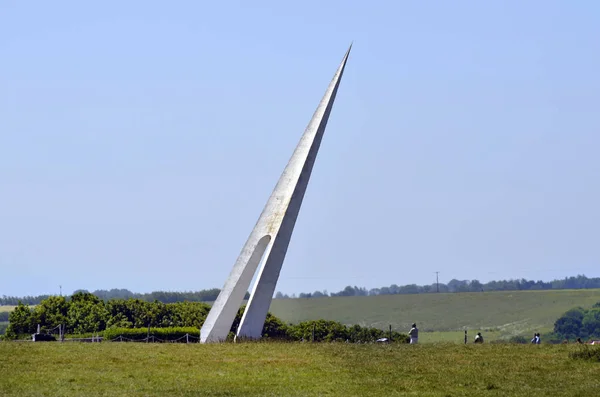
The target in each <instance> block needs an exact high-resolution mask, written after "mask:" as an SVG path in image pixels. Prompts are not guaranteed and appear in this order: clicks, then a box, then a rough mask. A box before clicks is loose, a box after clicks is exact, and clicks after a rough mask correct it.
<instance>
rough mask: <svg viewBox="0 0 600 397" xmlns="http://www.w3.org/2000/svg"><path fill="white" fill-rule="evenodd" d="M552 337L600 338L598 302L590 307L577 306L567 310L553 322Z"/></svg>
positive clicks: (559, 338)
mask: <svg viewBox="0 0 600 397" xmlns="http://www.w3.org/2000/svg"><path fill="white" fill-rule="evenodd" d="M552 337H553V338H555V339H558V340H564V339H576V338H582V339H584V340H585V339H588V338H598V339H600V302H598V303H596V304H595V305H594V306H592V307H591V308H590V309H584V308H582V307H577V308H574V309H571V310H569V311H567V312H566V313H565V314H563V315H562V316H561V317H560V318H559V319H558V320H556V322H555V323H554V335H552Z"/></svg>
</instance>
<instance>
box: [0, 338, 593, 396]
mask: <svg viewBox="0 0 600 397" xmlns="http://www.w3.org/2000/svg"><path fill="white" fill-rule="evenodd" d="M579 348H580V347H578V346H575V345H541V346H535V345H508V344H506V345H503V344H500V345H498V344H496V345H489V344H488V345H486V344H484V345H473V344H470V345H467V346H461V345H455V344H427V345H416V346H415V345H348V344H343V343H338V344H335V343H333V344H309V343H307V344H302V343H295V344H277V343H255V344H220V345H199V344H193V345H178V344H144V343H139V344H119V343H99V344H80V343H63V344H61V343H45V344H44V343H16V342H2V343H0V373H1V374H2V376H0V394H1V395H3V396H39V395H44V396H101V395H110V396H198V395H211V396H269V395H270V396H309V395H332V396H334V395H335V396H337V395H340V396H392V395H393V396H408V395H420V396H461V395H474V396H476V395H482V396H494V395H495V396H528V397H529V396H541V395H548V396H550V395H552V396H555V395H560V396H577V395H580V396H582V395H595V393H597V392H598V390H600V378H598V376H597V375H598V371H599V370H600V363H594V362H589V361H581V360H574V359H571V358H569V352H571V351H575V350H577V349H579Z"/></svg>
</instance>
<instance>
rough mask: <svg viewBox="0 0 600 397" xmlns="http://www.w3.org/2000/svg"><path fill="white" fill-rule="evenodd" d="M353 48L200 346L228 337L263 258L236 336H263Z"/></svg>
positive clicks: (212, 313) (211, 314)
mask: <svg viewBox="0 0 600 397" xmlns="http://www.w3.org/2000/svg"><path fill="white" fill-rule="evenodd" d="M351 48H352V46H350V48H349V49H348V51H347V52H346V55H344V59H342V63H341V64H340V66H339V68H338V70H337V71H336V73H335V75H334V76H333V80H331V83H330V84H329V87H327V91H326V92H325V95H324V96H323V99H321V102H320V103H319V106H318V107H317V110H316V111H315V113H314V115H313V117H312V119H311V120H310V123H309V124H308V126H307V127H306V130H305V131H304V134H303V135H302V138H300V142H299V143H298V146H297V147H296V150H294V154H292V157H291V158H290V161H289V162H288V164H287V166H286V167H285V169H284V170H283V173H282V174H281V177H280V178H279V181H278V182H277V185H276V186H275V189H274V190H273V193H271V197H269V200H268V201H267V204H266V205H265V208H264V209H263V211H262V213H261V214H260V217H259V218H258V221H257V222H256V225H255V226H254V229H253V230H252V233H250V237H248V240H247V241H246V244H245V245H244V248H242V252H241V253H240V256H239V257H238V259H237V260H236V262H235V265H234V266H233V269H232V270H231V273H230V274H229V277H228V278H227V281H226V282H225V285H224V286H223V289H222V290H221V293H220V294H219V296H218V297H217V300H216V301H215V302H214V304H213V306H212V308H211V310H210V312H209V313H208V316H207V318H206V321H205V322H204V325H203V326H202V329H201V331H200V341H201V342H202V343H205V342H221V341H224V340H225V339H226V338H227V335H228V334H229V330H230V329H231V325H232V324H233V321H234V319H235V315H236V314H237V311H238V310H239V308H240V305H241V304H242V301H243V299H244V295H245V294H246V291H248V288H249V287H250V283H251V281H252V278H253V276H254V274H255V272H256V268H257V267H258V265H259V263H260V262H261V259H263V260H262V266H261V268H260V272H259V274H258V277H257V280H256V284H255V285H254V289H253V291H252V293H251V295H250V300H249V301H248V304H247V305H246V310H245V312H244V315H243V316H242V320H241V323H240V326H239V328H238V330H237V336H236V337H238V338H247V339H257V338H260V337H261V333H262V329H263V325H264V322H265V318H266V316H267V312H268V310H269V307H270V306H271V299H272V298H273V294H274V292H275V285H276V284H277V279H278V278H279V272H280V271H281V266H282V265H283V260H284V259H285V254H286V252H287V249H288V245H289V243H290V239H291V237H292V231H293V230H294V225H295V223H296V218H297V217H298V212H299V211H300V206H301V204H302V199H303V198H304V193H305V192H306V187H307V186H308V181H309V179H310V174H311V172H312V169H313V165H314V164H315V160H316V158H317V152H318V151H319V146H320V144H321V139H322V138H323V133H324V132H325V127H326V126H327V120H328V119H329V114H330V113H331V108H332V107H333V102H334V100H335V95H336V93H337V90H338V87H339V85H340V81H341V79H342V74H343V73H344V67H345V66H346V61H347V60H348V55H349V54H350V49H351Z"/></svg>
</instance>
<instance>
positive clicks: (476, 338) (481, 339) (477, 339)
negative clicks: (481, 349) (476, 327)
mask: <svg viewBox="0 0 600 397" xmlns="http://www.w3.org/2000/svg"><path fill="white" fill-rule="evenodd" d="M475 343H483V336H481V332H478V333H477V336H475Z"/></svg>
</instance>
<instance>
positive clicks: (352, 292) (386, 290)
mask: <svg viewBox="0 0 600 397" xmlns="http://www.w3.org/2000/svg"><path fill="white" fill-rule="evenodd" d="M591 288H600V277H591V278H590V277H586V276H585V275H578V276H576V277H565V278H564V279H556V280H552V281H548V282H546V281H541V280H538V281H533V280H526V279H514V280H512V279H511V280H500V281H490V282H488V283H481V282H479V281H478V280H456V279H452V280H450V282H448V283H447V284H444V283H439V284H435V283H434V284H430V285H417V284H408V285H402V286H399V285H396V284H392V285H390V286H389V287H388V286H384V287H380V288H371V289H366V288H365V287H357V286H350V285H349V286H347V287H346V288H344V289H343V290H341V291H338V292H331V293H328V292H327V291H315V292H301V293H300V294H298V295H296V294H291V295H288V294H284V293H282V292H277V293H276V294H275V298H276V299H295V298H300V299H306V298H325V297H336V296H378V295H398V294H429V293H436V292H438V291H439V292H445V293H454V292H485V291H533V290H561V289H591ZM77 292H88V291H86V290H78V291H75V293H77ZM219 292H221V290H220V289H218V288H212V289H206V290H201V291H185V292H173V291H154V292H150V293H136V292H131V291H129V290H127V289H118V288H113V289H111V290H96V291H93V292H91V293H92V294H93V295H96V296H97V297H98V298H100V299H102V300H104V301H107V300H109V299H130V298H131V299H139V300H142V301H145V302H154V301H158V302H161V303H176V302H214V301H215V300H216V299H217V296H218V295H219ZM49 297H50V295H39V296H24V297H16V296H6V295H3V296H2V297H0V305H15V306H16V305H18V304H19V302H21V303H24V304H27V305H37V304H39V303H40V302H41V301H43V300H44V299H47V298H49ZM249 297H250V294H249V293H248V292H246V296H245V299H249Z"/></svg>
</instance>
